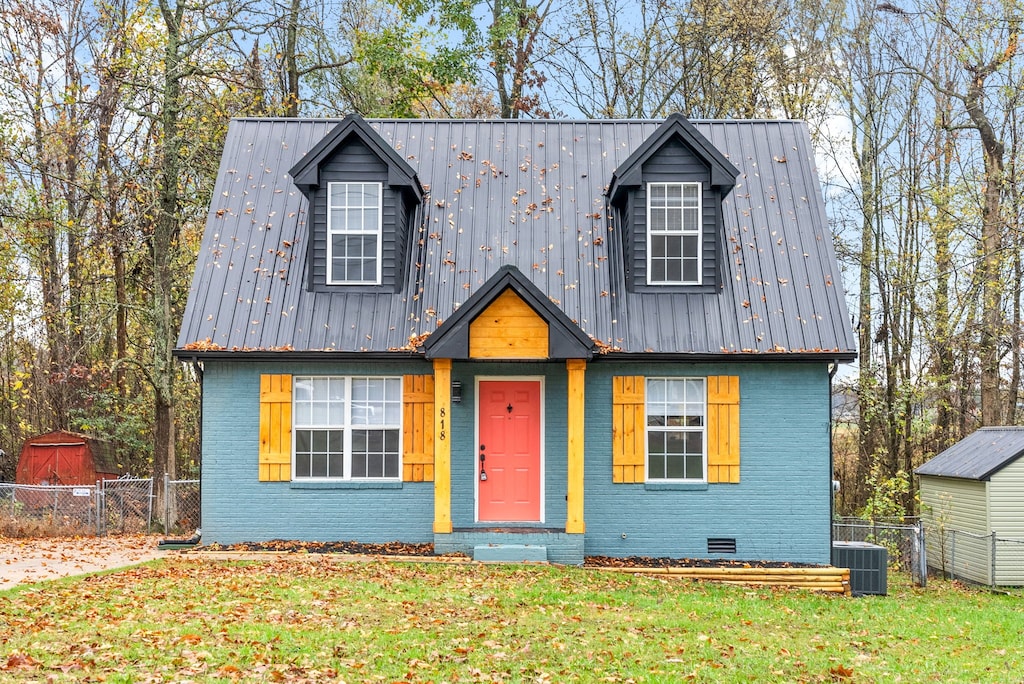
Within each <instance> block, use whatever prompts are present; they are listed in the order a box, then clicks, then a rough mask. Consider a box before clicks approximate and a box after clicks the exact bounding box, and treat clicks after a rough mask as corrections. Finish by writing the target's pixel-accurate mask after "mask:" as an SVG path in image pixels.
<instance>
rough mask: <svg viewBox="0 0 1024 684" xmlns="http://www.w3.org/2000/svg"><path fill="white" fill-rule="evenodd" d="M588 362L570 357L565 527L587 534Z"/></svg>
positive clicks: (566, 364)
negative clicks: (585, 396) (585, 385)
mask: <svg viewBox="0 0 1024 684" xmlns="http://www.w3.org/2000/svg"><path fill="white" fill-rule="evenodd" d="M586 368H587V362H586V361H585V360H583V359H567V360H566V362H565V369H566V371H567V372H568V404H569V411H568V417H567V420H566V429H567V430H568V435H567V442H568V453H567V459H568V478H569V481H568V483H567V494H568V496H567V497H566V502H567V503H566V508H567V510H566V516H565V531H566V533H568V534H583V533H584V532H585V531H586V523H585V522H584V520H583V447H584V444H583V442H584V440H583V416H584V413H585V408H584V402H583V376H584V371H585V370H586Z"/></svg>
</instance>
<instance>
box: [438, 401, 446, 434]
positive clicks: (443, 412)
mask: <svg viewBox="0 0 1024 684" xmlns="http://www.w3.org/2000/svg"><path fill="white" fill-rule="evenodd" d="M446 415H447V413H445V410H444V409H443V408H442V409H441V413H440V416H441V432H440V433H439V434H438V439H440V440H442V441H444V440H445V439H447V434H446V433H445V426H444V422H445V421H444V417H445V416H446Z"/></svg>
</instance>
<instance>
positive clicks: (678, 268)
mask: <svg viewBox="0 0 1024 684" xmlns="http://www.w3.org/2000/svg"><path fill="white" fill-rule="evenodd" d="M647 226H648V230H647V284H648V285H697V284H700V276H701V258H700V256H701V184H700V183H648V184H647Z"/></svg>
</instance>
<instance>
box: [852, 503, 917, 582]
mask: <svg viewBox="0 0 1024 684" xmlns="http://www.w3.org/2000/svg"><path fill="white" fill-rule="evenodd" d="M832 539H833V540H834V541H850V542H870V543H872V544H878V545H879V546H884V547H885V548H886V549H888V551H889V562H890V564H892V565H893V566H894V567H895V568H896V569H898V570H904V571H907V570H909V571H910V574H911V576H912V577H913V580H914V584H916V585H917V586H919V587H923V586H926V584H927V582H928V558H927V554H926V551H925V543H924V542H925V539H924V526H923V525H922V524H921V523H920V522H916V523H907V522H900V523H896V522H883V521H873V520H863V519H861V518H840V519H836V520H834V521H832Z"/></svg>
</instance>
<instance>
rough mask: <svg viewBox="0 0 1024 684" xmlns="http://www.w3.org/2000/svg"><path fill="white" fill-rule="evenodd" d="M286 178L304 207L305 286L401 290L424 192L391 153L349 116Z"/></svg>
mask: <svg viewBox="0 0 1024 684" xmlns="http://www.w3.org/2000/svg"><path fill="white" fill-rule="evenodd" d="M289 174H290V175H291V177H292V182H293V183H294V184H295V186H296V187H298V188H299V190H301V191H302V193H303V194H304V195H305V196H306V198H307V199H308V200H309V219H308V225H309V230H310V237H309V239H308V240H307V261H306V263H307V264H309V268H308V271H307V274H306V275H307V281H306V282H307V287H308V288H309V289H310V290H314V291H332V290H336V289H345V290H347V291H353V290H355V291H380V290H384V291H390V292H397V291H398V290H400V289H401V287H402V282H403V273H404V269H405V259H406V253H407V252H408V249H407V247H408V240H409V234H410V229H411V226H412V224H413V221H414V220H415V216H416V209H417V207H418V206H419V205H420V204H421V203H422V202H423V187H422V186H421V185H420V182H419V179H418V178H417V177H416V172H415V170H414V169H413V168H412V167H411V166H409V164H408V163H407V162H406V161H405V160H404V159H402V157H401V156H399V154H398V153H397V152H396V151H395V150H394V148H393V147H391V145H389V144H388V143H387V142H386V141H385V140H384V139H383V138H381V137H380V135H379V134H378V133H377V132H376V131H374V130H373V129H372V128H370V126H369V125H368V124H367V123H366V122H365V121H364V120H363V118H362V117H360V116H359V115H358V114H352V115H350V116H348V117H346V118H345V119H344V120H343V121H342V122H341V123H339V124H338V125H337V126H335V127H334V128H333V129H331V131H330V132H329V133H328V134H327V135H326V136H324V138H323V139H322V140H321V141H320V142H318V143H317V144H316V145H315V146H314V147H313V149H311V150H310V151H309V152H308V153H307V154H306V156H304V157H303V158H302V160H301V161H299V163H297V164H296V165H295V166H293V167H292V168H291V170H290V171H289Z"/></svg>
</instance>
